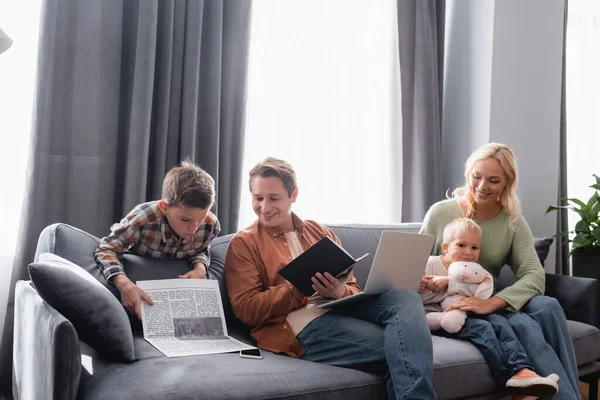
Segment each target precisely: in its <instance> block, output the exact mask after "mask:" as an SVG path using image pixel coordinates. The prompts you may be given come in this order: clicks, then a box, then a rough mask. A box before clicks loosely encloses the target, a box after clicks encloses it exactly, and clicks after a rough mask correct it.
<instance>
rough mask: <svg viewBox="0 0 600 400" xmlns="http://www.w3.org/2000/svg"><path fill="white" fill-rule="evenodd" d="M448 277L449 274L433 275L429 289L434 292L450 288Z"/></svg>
mask: <svg viewBox="0 0 600 400" xmlns="http://www.w3.org/2000/svg"><path fill="white" fill-rule="evenodd" d="M448 280H449V279H448V277H447V276H432V277H431V280H430V281H429V284H428V285H427V289H429V290H431V291H432V292H441V291H442V290H444V289H446V288H448Z"/></svg>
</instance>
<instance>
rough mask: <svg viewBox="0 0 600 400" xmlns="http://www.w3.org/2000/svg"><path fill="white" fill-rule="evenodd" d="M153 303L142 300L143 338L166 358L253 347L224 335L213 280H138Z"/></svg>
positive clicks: (215, 286) (219, 297)
mask: <svg viewBox="0 0 600 400" xmlns="http://www.w3.org/2000/svg"><path fill="white" fill-rule="evenodd" d="M137 285H138V286H139V287H140V288H141V289H142V290H143V291H145V292H146V293H147V294H148V296H150V298H151V299H152V301H153V302H154V305H152V306H151V305H148V304H146V303H145V302H142V324H143V327H144V339H146V340H147V341H148V342H149V343H150V344H151V345H152V346H154V347H156V348H157V349H158V350H159V351H160V352H162V353H163V354H164V355H165V356H167V357H181V356H193V355H200V354H215V353H229V352H232V351H239V350H246V349H253V348H255V347H253V346H248V345H246V344H244V343H242V342H240V341H238V340H236V339H234V338H232V337H230V336H228V334H227V325H226V324H225V314H224V312H223V304H222V303H221V294H220V292H219V284H218V283H217V281H214V280H209V279H163V280H153V281H138V282H137Z"/></svg>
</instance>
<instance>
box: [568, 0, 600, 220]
mask: <svg viewBox="0 0 600 400" xmlns="http://www.w3.org/2000/svg"><path fill="white" fill-rule="evenodd" d="M568 5H569V18H568V23H567V43H566V53H567V59H566V70H567V75H566V79H567V81H566V96H567V183H568V193H569V197H576V198H581V199H585V200H587V199H589V198H590V196H591V195H592V193H593V189H591V188H589V186H590V185H591V184H593V183H596V182H595V180H594V178H593V177H592V174H594V173H595V174H596V175H600V51H598V49H600V2H599V1H598V0H571V1H569V2H568ZM578 220H579V217H578V216H577V215H576V214H574V215H572V216H570V217H569V226H570V229H574V227H575V223H576V222H577V221H578Z"/></svg>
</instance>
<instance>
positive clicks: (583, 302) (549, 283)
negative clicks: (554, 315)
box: [545, 274, 598, 326]
mask: <svg viewBox="0 0 600 400" xmlns="http://www.w3.org/2000/svg"><path fill="white" fill-rule="evenodd" d="M545 294H546V295H547V296H551V297H554V298H555V299H557V300H558V302H559V303H560V305H561V306H562V308H563V309H564V310H565V314H566V316H567V319H570V320H572V321H578V322H583V323H586V324H589V325H593V326H597V322H598V320H597V315H598V309H597V308H598V306H597V304H598V303H597V301H598V282H597V281H596V279H591V278H581V277H577V276H568V275H556V274H546V293H545Z"/></svg>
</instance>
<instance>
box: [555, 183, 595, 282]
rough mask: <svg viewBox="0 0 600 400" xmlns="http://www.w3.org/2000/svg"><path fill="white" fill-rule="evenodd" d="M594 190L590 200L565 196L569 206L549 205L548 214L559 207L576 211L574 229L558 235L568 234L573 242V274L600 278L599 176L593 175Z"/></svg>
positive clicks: (564, 198) (569, 239) (592, 186)
mask: <svg viewBox="0 0 600 400" xmlns="http://www.w3.org/2000/svg"><path fill="white" fill-rule="evenodd" d="M593 176H594V178H595V179H596V183H595V184H593V185H591V186H590V187H591V188H593V189H595V191H594V193H593V194H592V197H590V198H589V200H587V201H582V200H580V199H576V198H570V197H563V198H561V200H563V201H566V203H567V205H562V206H550V207H548V209H547V210H546V213H549V212H550V211H556V210H559V209H569V210H572V211H575V212H576V213H577V214H578V215H579V217H580V219H579V221H577V224H575V229H574V230H572V231H566V232H558V234H557V235H556V236H557V237H562V236H567V237H568V241H569V242H570V243H571V257H572V262H571V265H572V267H573V275H574V276H582V277H587V278H594V279H597V280H598V281H600V193H599V192H598V191H599V190H600V177H598V176H597V175H593Z"/></svg>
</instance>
